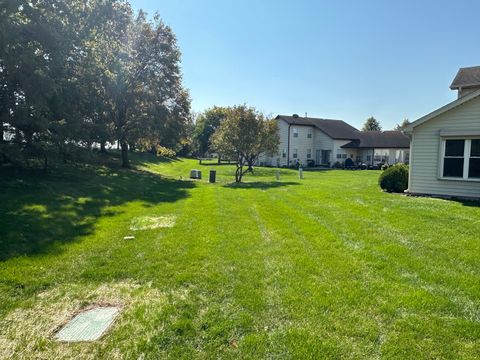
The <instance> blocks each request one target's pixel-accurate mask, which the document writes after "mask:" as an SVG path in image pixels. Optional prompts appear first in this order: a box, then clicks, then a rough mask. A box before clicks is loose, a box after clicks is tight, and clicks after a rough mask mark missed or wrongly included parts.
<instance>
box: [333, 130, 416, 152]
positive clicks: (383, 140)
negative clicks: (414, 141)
mask: <svg viewBox="0 0 480 360" xmlns="http://www.w3.org/2000/svg"><path fill="white" fill-rule="evenodd" d="M408 147H410V139H409V137H408V136H406V135H405V134H404V133H402V132H401V131H359V132H358V138H357V139H354V140H352V141H351V142H349V143H348V144H345V145H343V146H342V148H345V149H359V148H376V149H394V148H397V149H400V148H408Z"/></svg>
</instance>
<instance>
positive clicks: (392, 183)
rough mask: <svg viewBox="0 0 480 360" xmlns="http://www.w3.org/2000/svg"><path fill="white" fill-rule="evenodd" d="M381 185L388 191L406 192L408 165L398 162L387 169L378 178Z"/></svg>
mask: <svg viewBox="0 0 480 360" xmlns="http://www.w3.org/2000/svg"><path fill="white" fill-rule="evenodd" d="M378 183H379V185H380V187H381V188H382V189H383V190H385V191H388V192H397V193H399V192H404V191H405V190H407V188H408V165H405V164H396V165H393V166H390V167H389V168H388V169H385V170H384V171H383V172H382V174H381V175H380V178H379V179H378Z"/></svg>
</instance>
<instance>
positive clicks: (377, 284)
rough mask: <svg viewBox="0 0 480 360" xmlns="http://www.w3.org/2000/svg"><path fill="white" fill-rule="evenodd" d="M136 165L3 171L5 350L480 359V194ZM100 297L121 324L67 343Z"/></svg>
mask: <svg viewBox="0 0 480 360" xmlns="http://www.w3.org/2000/svg"><path fill="white" fill-rule="evenodd" d="M135 162H136V164H137V166H138V168H137V170H134V171H125V170H121V169H119V168H117V167H105V166H94V165H89V166H82V167H77V168H74V167H66V168H63V169H62V170H61V171H60V170H57V171H53V172H52V173H49V174H43V173H37V172H28V171H15V172H14V171H6V170H5V171H4V169H2V170H0V171H2V174H1V175H2V176H1V179H0V186H1V189H2V191H1V192H0V218H1V225H0V358H10V357H11V358H25V359H30V358H56V359H58V358H72V357H75V358H84V359H87V358H92V359H93V358H125V359H131V358H135V359H136V358H145V359H157V358H174V359H177V358H185V359H191V358H226V359H228V358H308V359H310V358H355V359H356V358H399V359H405V358H418V359H438V358H464V359H474V358H478V357H480V341H479V339H480V281H479V279H480V266H479V258H480V241H479V239H480V237H479V234H480V206H479V204H478V203H469V202H458V201H447V200H439V199H430V198H416V197H405V196H401V195H395V194H387V193H383V192H381V191H380V190H379V188H378V185H377V179H378V175H379V172H376V171H341V170H333V171H315V172H305V179H303V180H299V179H298V177H297V174H296V172H295V171H293V170H286V169H283V170H281V175H280V181H279V182H277V181H275V176H274V172H275V170H274V169H267V168H262V169H256V171H255V174H253V175H247V176H246V178H245V180H246V183H245V184H241V185H236V184H232V182H231V181H232V180H233V170H234V168H233V167H232V166H229V165H221V166H215V165H198V163H197V162H195V161H193V160H186V159H177V160H159V159H154V158H151V157H148V156H136V157H135ZM192 168H199V169H201V170H202V172H203V177H204V179H203V180H202V181H188V180H186V179H187V178H188V174H189V171H190V169H192ZM210 169H215V170H217V178H218V180H219V182H218V183H217V184H209V183H208V182H207V180H208V170H210ZM125 236H134V237H135V238H134V239H132V240H125V239H124V237H125ZM94 304H101V305H103V304H114V305H118V306H121V307H122V312H121V315H120V316H119V318H118V319H117V320H116V322H115V325H114V327H113V328H112V329H111V330H110V331H109V332H108V334H107V335H106V336H104V337H103V338H102V339H101V340H100V341H98V342H93V343H76V344H63V343H58V342H55V341H54V340H53V339H52V334H53V333H54V332H55V330H56V329H58V328H59V326H61V325H62V324H64V323H65V322H66V321H68V319H69V318H71V316H72V314H74V313H76V312H78V311H79V310H81V309H83V308H88V307H90V306H92V305H94Z"/></svg>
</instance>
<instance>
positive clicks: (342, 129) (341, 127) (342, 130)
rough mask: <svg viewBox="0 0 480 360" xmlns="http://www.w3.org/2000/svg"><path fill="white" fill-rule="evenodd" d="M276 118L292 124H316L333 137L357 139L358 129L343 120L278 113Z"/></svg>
mask: <svg viewBox="0 0 480 360" xmlns="http://www.w3.org/2000/svg"><path fill="white" fill-rule="evenodd" d="M275 119H282V120H284V121H286V122H287V123H288V124H291V125H306V126H314V127H316V128H317V129H319V130H321V131H323V132H324V133H325V134H327V135H328V136H330V137H331V138H332V139H347V140H348V139H357V138H358V132H359V131H358V130H357V129H355V128H354V127H353V126H350V125H348V124H347V123H346V122H345V121H343V120H331V119H318V118H311V117H302V116H299V117H293V116H288V115H278V116H277V117H276V118H275Z"/></svg>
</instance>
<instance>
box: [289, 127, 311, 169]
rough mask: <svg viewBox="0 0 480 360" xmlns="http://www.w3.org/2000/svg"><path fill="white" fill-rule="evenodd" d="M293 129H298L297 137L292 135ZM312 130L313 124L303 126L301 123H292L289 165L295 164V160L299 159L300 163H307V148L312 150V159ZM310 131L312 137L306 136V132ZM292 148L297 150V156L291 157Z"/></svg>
mask: <svg viewBox="0 0 480 360" xmlns="http://www.w3.org/2000/svg"><path fill="white" fill-rule="evenodd" d="M294 129H297V131H298V137H294V136H293V135H294ZM314 132H315V129H314V127H313V126H303V125H292V126H291V127H290V165H293V164H295V162H296V160H297V159H298V161H300V162H301V163H302V164H304V165H306V164H307V160H308V159H307V150H308V149H310V150H311V152H312V157H311V159H314V158H315V156H314V152H315V149H314ZM309 133H311V134H312V137H311V138H308V136H307V135H308V134H309ZM294 149H297V150H298V157H297V158H296V159H294V158H293V152H294Z"/></svg>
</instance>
